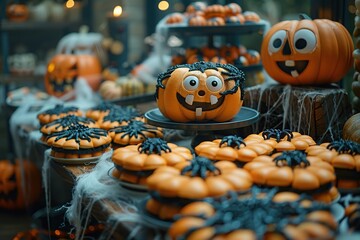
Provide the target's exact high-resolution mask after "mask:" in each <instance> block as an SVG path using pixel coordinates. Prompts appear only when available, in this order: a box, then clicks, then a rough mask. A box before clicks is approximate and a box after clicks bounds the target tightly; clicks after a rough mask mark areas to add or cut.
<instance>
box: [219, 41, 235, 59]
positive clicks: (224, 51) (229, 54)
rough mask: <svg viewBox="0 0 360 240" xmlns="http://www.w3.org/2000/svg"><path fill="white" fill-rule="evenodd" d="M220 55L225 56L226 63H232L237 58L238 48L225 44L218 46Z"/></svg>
mask: <svg viewBox="0 0 360 240" xmlns="http://www.w3.org/2000/svg"><path fill="white" fill-rule="evenodd" d="M220 56H221V57H223V58H225V60H226V61H227V62H228V63H234V62H235V60H236V59H238V58H239V50H238V47H237V46H233V45H225V46H222V47H221V48H220Z"/></svg>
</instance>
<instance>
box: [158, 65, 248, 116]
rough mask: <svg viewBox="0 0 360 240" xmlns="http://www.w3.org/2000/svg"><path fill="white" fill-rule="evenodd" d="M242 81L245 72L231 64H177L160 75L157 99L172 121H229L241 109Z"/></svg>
mask: <svg viewBox="0 0 360 240" xmlns="http://www.w3.org/2000/svg"><path fill="white" fill-rule="evenodd" d="M244 81H245V75H244V73H243V72H242V71H240V70H239V69H237V68H236V67H234V66H233V65H230V64H220V63H212V62H196V63H194V64H184V65H176V66H172V67H170V68H168V70H167V71H165V72H163V73H161V74H160V75H159V77H158V79H157V85H156V100H157V104H158V107H159V110H160V111H161V113H162V114H163V115H164V116H165V117H167V118H169V119H170V120H172V121H175V122H192V121H196V122H204V121H210V120H213V121H217V122H223V121H228V120H231V119H232V118H233V117H234V116H235V115H236V114H237V113H238V112H239V110H240V108H241V106H242V103H243V97H244V86H243V84H244Z"/></svg>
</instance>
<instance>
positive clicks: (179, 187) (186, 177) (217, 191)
mask: <svg viewBox="0 0 360 240" xmlns="http://www.w3.org/2000/svg"><path fill="white" fill-rule="evenodd" d="M147 186H148V188H149V190H150V191H151V192H153V194H154V195H155V196H156V197H155V198H157V197H159V198H161V197H164V198H182V199H190V200H191V201H193V200H197V199H203V198H206V197H220V196H222V195H224V194H226V193H227V192H229V191H238V192H245V191H247V190H249V189H250V187H251V186H252V179H251V176H250V175H249V173H248V172H247V171H245V170H243V169H240V168H238V167H237V166H236V165H235V164H234V163H231V162H228V161H219V162H216V163H214V162H213V161H211V160H209V159H207V158H205V157H200V156H197V157H194V158H193V159H192V160H191V161H186V162H182V163H179V164H176V165H174V167H162V168H159V169H157V170H156V171H155V172H154V173H153V174H152V175H151V176H150V177H149V178H148V180H147Z"/></svg>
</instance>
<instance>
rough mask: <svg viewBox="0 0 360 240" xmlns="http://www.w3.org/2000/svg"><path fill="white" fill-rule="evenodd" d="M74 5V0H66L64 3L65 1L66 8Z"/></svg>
mask: <svg viewBox="0 0 360 240" xmlns="http://www.w3.org/2000/svg"><path fill="white" fill-rule="evenodd" d="M74 5H75V2H74V0H67V1H66V3H65V6H66V7H67V8H72V7H74Z"/></svg>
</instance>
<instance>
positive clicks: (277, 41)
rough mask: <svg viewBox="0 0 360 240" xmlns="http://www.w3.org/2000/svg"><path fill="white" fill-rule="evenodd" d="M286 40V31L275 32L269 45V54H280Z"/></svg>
mask: <svg viewBox="0 0 360 240" xmlns="http://www.w3.org/2000/svg"><path fill="white" fill-rule="evenodd" d="M285 38H286V31H285V30H279V31H277V32H275V33H274V34H273V35H272V36H271V38H270V40H269V45H268V51H269V53H270V54H271V53H276V52H278V51H279V50H280V49H281V47H282V45H284V42H285Z"/></svg>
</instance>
